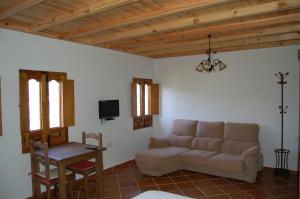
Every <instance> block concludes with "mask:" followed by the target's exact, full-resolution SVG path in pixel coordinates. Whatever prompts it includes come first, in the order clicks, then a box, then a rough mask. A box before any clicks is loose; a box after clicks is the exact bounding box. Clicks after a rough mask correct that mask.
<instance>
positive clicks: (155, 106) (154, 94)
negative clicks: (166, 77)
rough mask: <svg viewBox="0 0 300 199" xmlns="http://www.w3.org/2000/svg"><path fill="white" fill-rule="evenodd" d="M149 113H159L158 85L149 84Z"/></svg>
mask: <svg viewBox="0 0 300 199" xmlns="http://www.w3.org/2000/svg"><path fill="white" fill-rule="evenodd" d="M151 114H152V115H158V114H159V85H158V84H152V85H151Z"/></svg>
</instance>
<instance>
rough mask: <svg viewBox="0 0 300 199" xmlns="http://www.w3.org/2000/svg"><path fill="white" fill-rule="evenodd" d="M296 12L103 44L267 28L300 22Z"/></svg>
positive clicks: (131, 43)
mask: <svg viewBox="0 0 300 199" xmlns="http://www.w3.org/2000/svg"><path fill="white" fill-rule="evenodd" d="M295 11H296V12H292V13H284V14H283V15H279V16H278V15H276V16H268V15H267V16H263V18H262V16H261V17H260V18H255V19H248V18H244V19H243V20H242V21H236V22H230V21H229V22H227V23H223V24H214V25H210V26H205V27H198V28H195V29H192V30H185V31H180V32H173V33H162V34H160V35H148V36H146V37H142V38H138V39H131V40H123V41H117V42H112V43H105V44H102V47H105V48H119V49H130V48H135V47H136V46H139V47H144V46H145V47H146V46H149V45H153V44H155V43H159V44H161V43H162V41H163V43H171V42H178V41H186V40H189V39H197V37H201V36H203V35H205V36H206V35H208V34H215V33H220V32H227V31H235V30H243V29H244V30H245V29H250V28H253V29H254V28H255V29H257V28H266V27H272V26H277V25H284V24H289V23H298V22H300V10H295Z"/></svg>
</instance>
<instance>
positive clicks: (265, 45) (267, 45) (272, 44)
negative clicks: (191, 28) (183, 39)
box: [151, 39, 300, 67]
mask: <svg viewBox="0 0 300 199" xmlns="http://www.w3.org/2000/svg"><path fill="white" fill-rule="evenodd" d="M299 44H300V39H294V40H286V41H274V42H268V43H256V44H249V45H241V46H231V47H224V48H219V49H217V52H229V51H241V50H251V49H260V48H272V47H279V46H290V45H299ZM205 53H206V51H205V50H197V51H185V52H181V53H173V54H172V53H169V54H160V55H156V56H152V57H151V58H156V59H158V58H166V57H178V56H188V55H199V54H205ZM195 67H196V66H195Z"/></svg>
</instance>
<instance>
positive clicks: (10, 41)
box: [0, 29, 153, 199]
mask: <svg viewBox="0 0 300 199" xmlns="http://www.w3.org/2000/svg"><path fill="white" fill-rule="evenodd" d="M152 66H153V60H152V59H147V58H142V57H139V56H134V55H129V54H125V53H120V52H116V51H111V50H104V49H100V48H94V47H90V46H85V45H78V44H74V43H69V42H64V41H59V40H54V39H48V38H43V37H38V36H33V35H29V34H24V33H19V32H14V31H9V30H4V29H0V76H1V78H2V106H3V130H4V132H3V137H0V176H1V177H0V198H3V199H21V198H25V197H28V196H31V178H30V176H27V173H28V172H29V171H30V159H29V155H28V154H25V155H23V154H22V152H21V138H20V133H19V132H20V126H19V123H20V122H19V108H18V104H19V90H18V89H19V86H18V81H19V80H18V73H19V69H20V68H22V69H32V70H46V71H61V72H67V73H68V77H69V79H74V80H75V109H76V126H74V127H71V128H70V129H69V137H70V140H71V141H73V140H76V141H80V137H81V131H82V130H87V131H103V133H104V144H107V143H108V142H112V147H111V148H109V149H108V151H106V152H105V154H104V166H105V167H110V166H113V165H116V164H119V163H122V162H124V161H127V160H130V159H132V158H133V156H134V154H135V153H136V151H139V150H141V149H144V148H146V146H147V142H148V138H149V136H151V134H152V132H153V131H152V128H146V129H143V130H139V131H138V132H137V133H133V132H132V119H131V117H130V82H131V79H132V77H145V78H152V76H153V67H152ZM100 99H119V100H120V117H119V118H117V119H116V120H114V121H109V122H107V123H105V124H103V125H101V123H100V120H99V119H98V100H100Z"/></svg>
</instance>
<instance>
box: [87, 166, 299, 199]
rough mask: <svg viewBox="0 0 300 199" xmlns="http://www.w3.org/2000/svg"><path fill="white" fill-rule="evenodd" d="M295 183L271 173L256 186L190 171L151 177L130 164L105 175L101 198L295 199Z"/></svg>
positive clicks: (263, 174) (265, 173) (262, 174)
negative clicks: (153, 193) (157, 193)
mask: <svg viewBox="0 0 300 199" xmlns="http://www.w3.org/2000/svg"><path fill="white" fill-rule="evenodd" d="M297 181H298V178H297V176H296V175H291V176H290V177H289V179H288V181H284V180H279V179H277V180H274V178H273V176H272V172H270V171H262V172H260V173H259V175H258V178H257V181H256V183H255V184H249V183H246V182H243V181H238V180H232V179H226V178H221V177H217V176H212V175H206V174H201V173H195V172H190V171H177V172H174V173H171V174H168V175H165V176H162V177H151V176H147V175H144V174H142V173H140V172H139V171H138V169H137V167H136V166H135V164H134V163H131V164H128V165H125V166H123V167H120V168H117V169H114V170H113V171H110V172H109V173H106V174H105V176H104V198H105V199H126V198H132V197H134V196H136V195H137V194H139V193H141V192H144V191H147V190H162V191H167V192H172V193H176V194H180V195H185V196H189V197H192V198H201V199H202V198H203V199H204V198H205V199H207V198H209V199H254V198H257V199H276V198H277V199H296V198H298V196H297V191H298V184H297ZM81 195H83V194H81ZM92 195H93V194H92Z"/></svg>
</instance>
